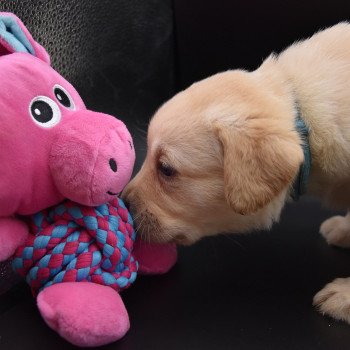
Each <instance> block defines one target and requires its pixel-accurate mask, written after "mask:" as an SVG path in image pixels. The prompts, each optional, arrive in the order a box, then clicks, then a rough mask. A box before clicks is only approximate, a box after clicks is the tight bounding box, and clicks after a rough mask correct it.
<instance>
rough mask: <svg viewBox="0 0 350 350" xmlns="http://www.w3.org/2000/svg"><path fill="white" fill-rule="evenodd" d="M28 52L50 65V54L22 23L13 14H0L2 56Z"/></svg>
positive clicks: (0, 47) (0, 50) (0, 53)
mask: <svg viewBox="0 0 350 350" xmlns="http://www.w3.org/2000/svg"><path fill="white" fill-rule="evenodd" d="M14 52H26V53H29V54H31V55H33V56H36V57H38V58H40V59H41V60H43V61H44V62H46V63H48V64H50V57H49V54H48V53H47V52H46V51H45V49H44V48H43V47H42V46H41V45H40V44H38V43H37V42H36V41H35V40H34V39H33V37H32V36H31V35H30V33H29V32H28V29H27V28H26V27H25V25H24V24H23V23H22V21H21V20H20V19H19V18H18V17H16V16H15V15H14V14H12V13H7V12H0V56H4V55H8V54H11V53H14Z"/></svg>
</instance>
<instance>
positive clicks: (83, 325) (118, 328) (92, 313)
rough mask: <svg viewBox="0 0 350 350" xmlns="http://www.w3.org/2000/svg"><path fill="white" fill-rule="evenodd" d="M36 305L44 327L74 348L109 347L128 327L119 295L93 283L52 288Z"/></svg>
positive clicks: (63, 284) (59, 285)
mask: <svg viewBox="0 0 350 350" xmlns="http://www.w3.org/2000/svg"><path fill="white" fill-rule="evenodd" d="M37 303H38V308H39V310H40V313H41V315H42V317H43V318H44V320H45V322H46V323H47V324H48V326H49V327H51V328H52V329H54V330H55V331H56V332H57V333H58V334H60V335H61V336H62V337H63V338H65V339H67V340H68V341H69V342H71V343H72V344H75V345H78V346H90V347H94V346H99V345H103V344H108V343H111V342H113V341H115V340H118V339H120V338H121V337H122V336H123V335H124V334H125V333H126V332H127V331H128V329H129V326H130V324H129V316H128V313H127V311H126V309H125V306H124V303H123V301H122V299H121V297H120V295H119V294H118V293H117V292H116V291H114V290H113V289H112V288H109V287H105V286H101V285H98V284H94V283H89V282H80V283H74V282H67V283H60V284H55V285H53V286H51V287H49V288H46V289H44V290H43V291H42V292H41V293H40V294H39V295H38V299H37Z"/></svg>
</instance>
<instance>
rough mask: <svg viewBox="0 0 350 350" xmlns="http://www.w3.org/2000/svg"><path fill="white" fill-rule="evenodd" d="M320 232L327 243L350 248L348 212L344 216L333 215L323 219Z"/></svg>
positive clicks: (349, 216)
mask: <svg viewBox="0 0 350 350" xmlns="http://www.w3.org/2000/svg"><path fill="white" fill-rule="evenodd" d="M320 232H321V234H322V236H323V237H324V238H325V239H326V241H327V242H328V244H332V245H335V246H338V247H342V248H350V212H349V211H348V213H347V214H346V215H345V216H333V217H331V218H330V219H328V220H326V221H324V222H323V223H322V225H321V227H320Z"/></svg>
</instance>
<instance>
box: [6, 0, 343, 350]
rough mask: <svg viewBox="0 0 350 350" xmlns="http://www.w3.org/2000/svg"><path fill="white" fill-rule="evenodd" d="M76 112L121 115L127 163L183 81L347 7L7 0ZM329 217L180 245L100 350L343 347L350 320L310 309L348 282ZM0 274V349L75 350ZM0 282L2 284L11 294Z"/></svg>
mask: <svg viewBox="0 0 350 350" xmlns="http://www.w3.org/2000/svg"><path fill="white" fill-rule="evenodd" d="M0 10H8V11H13V12H15V13H16V14H17V15H18V16H20V17H21V18H22V19H23V21H24V22H25V24H26V25H27V26H28V28H29V29H30V31H31V32H32V34H33V36H34V37H35V38H36V39H37V40H38V41H40V42H41V43H42V44H43V45H44V46H45V47H46V48H47V49H48V51H49V53H50V54H51V56H52V62H53V65H54V67H55V68H56V69H57V70H58V71H59V72H61V73H62V74H63V75H64V76H66V77H67V79H68V80H70V81H71V82H72V83H73V84H74V85H75V86H76V87H77V89H78V91H79V92H80V93H81V95H82V97H83V98H84V99H85V101H86V103H87V106H88V107H89V108H92V109H97V110H100V111H103V112H107V113H111V114H114V115H116V116H117V117H119V118H120V119H122V120H124V121H125V122H126V123H127V125H128V127H129V129H130V130H131V132H132V133H133V136H134V139H135V146H136V149H137V156H138V161H137V164H136V169H138V168H139V167H140V165H141V163H142V160H143V158H144V155H145V149H146V143H145V138H144V135H145V131H144V130H146V126H147V123H148V120H149V118H150V117H151V115H152V114H153V112H154V111H155V110H156V109H157V107H158V106H159V105H160V104H161V103H162V102H163V101H165V100H166V99H167V98H168V97H170V96H171V95H172V94H173V93H174V92H176V91H177V90H179V89H182V88H184V87H186V86H188V85H190V84H191V83H192V82H193V81H195V80H198V79H201V78H204V77H206V76H208V75H210V74H212V73H216V72H218V71H222V70H227V69H230V68H246V69H254V68H256V67H257V66H258V65H259V64H260V63H261V62H262V60H263V59H264V58H265V57H266V56H267V55H268V54H270V53H271V52H272V51H277V52H278V51H280V50H282V49H283V48H285V47H286V46H288V45H289V44H290V43H292V42H293V41H295V40H297V39H300V38H304V37H307V36H309V35H311V34H312V33H313V32H315V31H316V30H318V29H321V28H324V27H326V26H329V25H332V24H335V23H337V22H339V21H341V20H346V19H348V18H349V15H350V2H348V1H339V0H335V1H323V2H321V1H314V0H309V1H304V2H297V1H290V0H288V1H271V0H269V1H247V0H245V1H231V0H225V1H224V0H221V1H218V0H217V1H203V0H202V1H199V0H174V1H170V0H147V1H144V0H99V1H93V0H86V1H68V0H67V1H63V0H53V1H48V0H47V1H29V0H21V1H19V0H17V1H5V0H0ZM331 214H332V213H331V212H330V211H328V210H326V209H323V208H321V207H320V205H319V203H318V202H317V201H316V200H314V199H312V198H308V197H306V198H304V199H303V200H302V201H301V202H300V203H292V204H290V205H288V206H287V208H286V209H285V211H284V213H283V215H282V219H281V223H280V224H278V225H276V226H275V227H274V228H273V230H272V231H271V232H257V233H253V234H251V235H247V236H233V235H232V236H230V235H226V236H221V237H216V238H210V239H205V240H203V241H201V242H199V243H198V244H196V245H194V246H193V247H190V248H180V254H179V262H178V264H177V265H176V266H175V268H174V269H173V270H172V271H171V272H170V273H169V274H167V275H164V276H157V277H139V278H138V280H137V281H136V283H135V285H134V286H132V288H130V289H129V290H127V291H126V292H125V293H124V294H123V298H124V301H125V303H126V306H127V309H128V310H129V313H130V319H131V325H132V326H131V330H130V332H129V333H128V334H127V336H126V337H125V338H124V339H122V340H121V341H119V342H118V343H115V344H111V345H109V346H106V347H103V349H108V350H112V349H126V350H128V349H169V350H170V349H276V350H277V349H287V350H288V349H298V350H299V349H334V348H336V349H349V344H350V326H349V325H347V324H345V323H343V322H337V321H334V320H331V319H329V318H327V317H323V316H322V315H320V314H318V313H317V312H316V311H315V310H314V308H313V307H312V305H311V303H312V297H313V295H314V294H315V293H316V292H317V291H318V290H319V289H321V288H322V287H323V286H324V284H325V283H327V282H330V281H331V280H332V279H334V278H335V277H347V276H350V254H349V252H348V251H346V250H342V249H335V248H331V247H329V246H327V244H326V243H325V242H324V240H323V239H322V237H321V236H320V235H319V233H318V229H319V225H320V223H321V222H322V220H324V219H326V218H327V217H329V216H330V215H331ZM14 283H15V278H14V277H13V275H11V274H10V273H9V268H8V265H2V267H1V268H0V349H1V350H3V349H4V350H12V349H14V350H17V349H22V348H26V349H37V350H41V349H46V348H49V349H54V350H55V349H73V348H74V347H73V346H71V345H69V344H68V343H66V342H65V341H64V340H62V339H60V337H59V336H58V335H57V334H55V333H54V332H52V331H51V330H50V329H49V328H48V327H47V326H46V325H45V324H44V322H43V321H42V320H41V318H40V316H39V314H38V312H37V309H36V306H35V301H34V300H33V299H32V297H31V295H30V293H29V290H28V288H27V287H26V286H25V285H24V284H23V283H21V284H17V285H15V286H14V287H12V288H10V286H12V285H13V284H14ZM9 288H10V289H9Z"/></svg>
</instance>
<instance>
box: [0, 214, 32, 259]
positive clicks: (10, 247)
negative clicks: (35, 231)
mask: <svg viewBox="0 0 350 350" xmlns="http://www.w3.org/2000/svg"><path fill="white" fill-rule="evenodd" d="M27 236H28V227H27V225H26V224H25V223H24V222H23V221H20V220H18V219H15V218H10V217H8V218H0V261H3V260H6V259H8V258H9V257H10V256H12V255H13V254H14V252H15V250H16V249H17V248H18V247H19V246H20V245H22V244H24V243H25V240H26V238H27Z"/></svg>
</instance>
